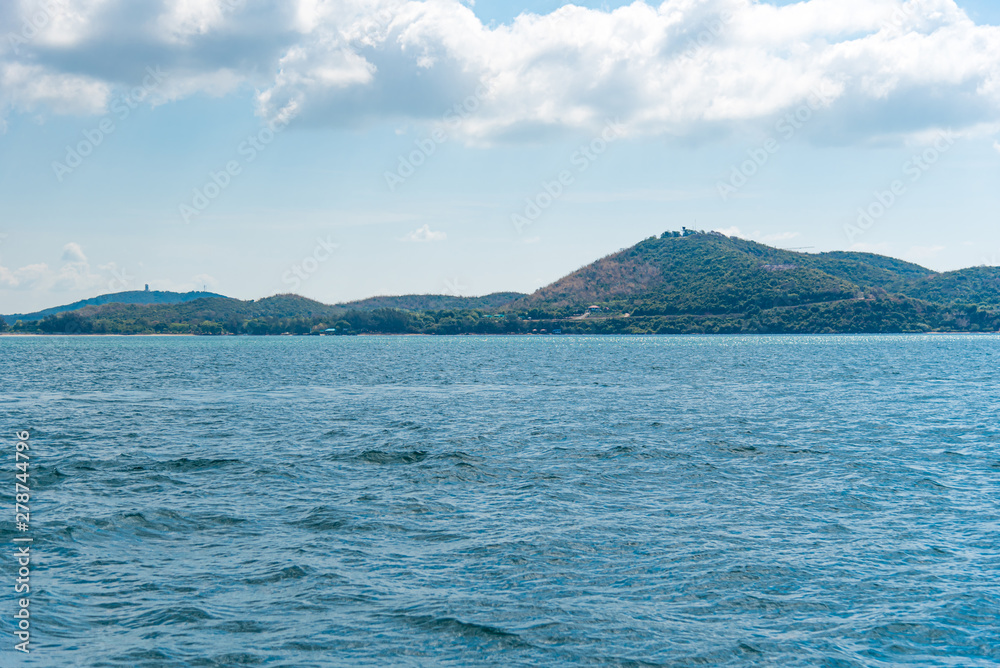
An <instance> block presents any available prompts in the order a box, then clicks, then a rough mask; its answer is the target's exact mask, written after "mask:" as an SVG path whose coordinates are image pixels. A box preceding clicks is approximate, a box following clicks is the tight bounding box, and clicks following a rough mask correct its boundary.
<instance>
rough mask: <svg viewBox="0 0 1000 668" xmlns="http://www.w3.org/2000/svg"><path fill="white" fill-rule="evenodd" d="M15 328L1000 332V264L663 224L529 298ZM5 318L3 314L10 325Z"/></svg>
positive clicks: (290, 304) (128, 308) (221, 301)
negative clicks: (946, 263)
mask: <svg viewBox="0 0 1000 668" xmlns="http://www.w3.org/2000/svg"><path fill="white" fill-rule="evenodd" d="M6 319H7V321H10V320H12V319H13V320H16V319H20V320H21V322H20V323H19V324H17V325H15V326H14V327H13V331H15V332H19V331H20V332H43V333H63V334H73V333H94V334H99V333H125V334H138V333H177V334H356V333H400V334H402V333H423V334H504V333H535V332H537V333H549V332H554V331H557V332H562V333H565V334H570V333H578V334H623V333H624V334H677V333H850V332H857V333H888V332H929V331H950V332H987V331H992V332H995V331H998V330H1000V269H998V268H995V267H975V268H971V269H963V270H961V271H952V272H945V273H938V272H935V271H932V270H930V269H927V268H925V267H921V266H919V265H916V264H912V263H909V262H904V261H903V260H897V259H894V258H890V257H885V256H881V255H874V254H870V253H851V252H834V253H815V254H813V253H797V252H794V251H787V250H781V249H778V248H771V247H770V246H765V245H763V244H759V243H756V242H753V241H747V240H745V239H737V238H733V237H727V236H725V235H722V234H719V233H715V232H712V233H707V234H706V233H704V232H694V231H692V230H683V231H681V232H665V233H664V234H663V235H661V236H660V237H650V238H649V239H646V240H644V241H641V242H639V243H638V244H636V245H635V246H633V247H631V248H627V249H624V250H622V251H619V252H617V253H613V254H611V255H608V256H607V257H604V258H601V259H599V260H597V261H596V262H593V263H591V264H589V265H587V266H585V267H582V268H581V269H578V270H577V271H574V272H573V273H571V274H569V275H568V276H565V277H563V278H561V279H559V280H558V281H556V282H555V283H552V284H551V285H548V286H545V287H543V288H541V289H539V290H537V291H535V292H534V293H532V294H530V295H523V294H520V293H516V292H501V293H495V294H491V295H485V296H483V297H455V296H448V295H403V296H399V297H372V298H370V299H364V300H359V301H354V302H349V303H346V304H338V305H328V304H323V303H321V302H317V301H314V300H312V299H307V298H305V297H300V296H298V295H276V296H273V297H267V298H265V299H259V300H256V301H242V300H239V299H231V298H229V297H223V296H221V295H215V294H212V293H186V294H183V295H180V294H177V293H164V292H127V293H118V294H117V295H103V296H101V297H97V298H95V299H91V300H85V301H83V302H77V303H76V304H69V305H67V306H63V307H57V308H55V309H48V310H46V311H40V312H38V313H35V314H28V315H27V316H24V315H20V316H6ZM5 327H7V323H6V322H3V321H0V330H3V329H4V328H5Z"/></svg>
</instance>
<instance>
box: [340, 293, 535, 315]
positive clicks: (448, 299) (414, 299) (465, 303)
mask: <svg viewBox="0 0 1000 668" xmlns="http://www.w3.org/2000/svg"><path fill="white" fill-rule="evenodd" d="M526 296H527V295H525V294H523V293H521V292H494V293H493V294H489V295H484V296H482V297H456V296H452V295H401V296H398V297H369V298H368V299H359V300H357V301H353V302H346V303H343V304H338V306H340V307H341V308H344V309H347V310H351V309H357V310H359V311H373V310H375V309H380V308H397V309H402V310H404V311H443V310H445V309H487V310H493V309H498V308H500V307H501V306H506V305H507V304H510V303H511V302H514V301H516V300H518V299H520V298H522V297H526Z"/></svg>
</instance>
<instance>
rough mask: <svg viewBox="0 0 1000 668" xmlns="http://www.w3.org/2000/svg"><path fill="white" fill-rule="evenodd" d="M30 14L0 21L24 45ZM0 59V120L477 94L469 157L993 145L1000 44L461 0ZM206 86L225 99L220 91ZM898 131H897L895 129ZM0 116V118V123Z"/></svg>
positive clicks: (203, 7) (914, 11)
mask: <svg viewBox="0 0 1000 668" xmlns="http://www.w3.org/2000/svg"><path fill="white" fill-rule="evenodd" d="M40 6H41V3H38V2H32V1H29V0H22V2H21V3H20V4H19V5H12V7H13V8H8V9H6V10H0V34H3V33H6V32H8V31H10V32H11V33H12V34H15V35H21V34H22V33H23V32H24V27H23V26H24V21H25V20H27V17H30V16H31V15H32V12H33V11H37V8H38V7H40ZM47 6H49V7H51V8H52V9H51V16H50V19H49V20H48V21H46V25H45V26H42V27H40V28H39V29H38V30H37V31H36V34H34V36H33V37H32V38H31V39H24V38H20V39H19V40H18V41H15V42H12V43H9V44H8V43H5V44H3V45H0V79H2V81H0V84H2V85H0V91H4V93H2V94H0V105H2V106H3V107H4V108H6V109H23V110H33V109H36V108H47V109H50V110H51V111H53V112H55V113H95V111H94V110H98V109H101V108H103V106H104V105H106V104H107V101H108V96H109V91H110V90H111V89H112V88H115V87H118V86H129V85H135V79H136V78H137V77H138V78H141V77H140V74H141V72H142V70H143V68H144V67H145V66H147V65H150V66H162V67H163V68H164V70H166V71H168V72H170V77H171V79H170V81H171V83H170V86H171V89H170V90H171V92H170V93H169V96H170V98H171V99H179V98H180V97H184V96H187V95H192V94H195V93H197V92H200V91H204V92H211V93H216V94H217V93H219V92H220V91H231V90H234V89H236V88H239V87H240V86H243V87H244V88H245V89H247V90H250V89H251V88H252V89H254V90H256V91H257V93H256V104H257V111H258V113H259V114H261V115H262V116H264V117H266V118H269V119H271V118H274V117H275V116H278V115H280V114H288V112H289V109H294V110H295V113H296V116H297V119H298V122H300V123H306V124H313V125H325V124H332V125H344V124H352V123H359V122H364V121H366V120H371V119H379V118H406V119H416V120H419V119H425V120H432V119H440V118H441V116H442V114H443V113H444V112H445V111H446V110H448V109H450V108H452V107H453V106H454V105H455V104H456V103H457V102H461V101H462V100H464V99H466V98H467V97H468V96H469V95H471V94H473V93H474V92H476V91H483V94H482V95H481V96H480V97H481V100H482V104H481V105H478V108H477V110H476V112H475V113H474V114H472V115H471V116H470V117H469V118H467V119H465V121H464V122H463V123H462V124H461V127H460V129H459V130H458V134H461V135H464V137H465V139H466V140H468V141H496V140H503V139H518V138H531V137H536V136H539V135H544V134H545V133H551V132H559V131H565V130H575V131H593V130H596V129H599V128H600V127H602V126H603V124H604V123H605V122H606V120H607V119H608V118H620V119H621V121H622V123H624V124H625V126H626V127H627V131H628V132H629V133H630V134H632V135H633V136H638V135H660V136H667V137H683V138H686V139H690V138H695V139H697V138H701V137H711V136H715V135H718V134H719V133H724V132H731V131H734V130H738V129H740V128H743V127H745V126H747V125H753V124H757V123H760V124H770V123H772V122H773V119H774V118H775V117H777V116H779V115H781V114H782V113H784V112H787V111H788V110H789V109H793V108H795V107H796V106H798V105H801V104H802V103H803V102H804V101H805V100H807V99H808V98H809V97H810V95H814V94H815V92H816V91H823V93H824V96H825V99H826V100H827V105H828V107H827V109H825V113H824V114H823V119H822V120H817V121H815V122H813V123H811V124H810V132H812V133H815V134H817V135H822V136H823V137H825V138H827V139H828V140H833V141H844V142H850V141H868V140H871V139H885V138H887V137H889V138H891V137H900V138H905V137H908V136H912V135H914V134H916V133H921V132H926V131H927V130H929V129H935V128H943V127H950V128H952V129H954V130H956V131H961V130H964V129H970V128H975V129H976V131H977V132H985V131H988V130H991V129H993V130H994V131H995V129H996V128H997V122H996V119H997V118H998V111H1000V28H998V27H993V26H985V25H976V24H975V23H974V22H973V21H972V20H971V19H970V18H969V17H968V16H967V15H966V13H965V12H964V11H963V10H961V9H960V8H959V7H958V6H957V5H956V3H955V0H807V1H804V2H798V3H795V4H791V5H786V6H782V7H778V6H774V5H771V4H767V3H762V2H755V1H753V0H666V1H665V2H663V3H662V4H659V5H653V4H647V3H646V2H642V1H637V2H633V3H632V4H630V5H627V6H623V7H619V8H617V9H614V10H610V11H609V10H599V9H588V8H583V7H577V6H574V5H565V6H563V7H561V8H559V9H557V10H555V11H553V12H551V13H548V14H544V15H538V14H530V13H526V14H522V15H520V16H518V17H517V18H516V19H514V20H513V21H511V22H509V23H507V24H501V25H496V26H493V25H489V26H488V25H484V24H483V22H482V21H480V20H479V19H478V18H477V17H476V15H475V14H474V12H473V11H472V10H471V9H470V8H469V7H468V6H466V5H464V4H462V3H461V2H459V1H458V0H426V1H416V0H338V1H337V2H331V1H328V0H289V1H288V2H278V1H277V0H272V1H270V2H268V1H265V0H261V1H260V2H251V1H250V0H159V1H158V2H150V3H139V4H138V5H137V4H136V3H133V2H127V0H59V2H58V3H51V4H48V5H47ZM220 82H221V83H222V84H223V85H222V86H220ZM903 112H905V113H903ZM0 113H2V112H0Z"/></svg>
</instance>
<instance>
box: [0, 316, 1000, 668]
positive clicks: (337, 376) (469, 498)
mask: <svg viewBox="0 0 1000 668" xmlns="http://www.w3.org/2000/svg"><path fill="white" fill-rule="evenodd" d="M998 363H1000V338H998V337H996V336H815V337H814V336H746V337H743V336H731V337H730V336H714V337H701V336H693V337H571V336H565V337H559V336H549V337H375V336H373V337H271V338H253V337H49V338H45V337H37V338H31V337H10V336H8V337H0V428H2V429H3V433H2V435H0V462H3V464H2V465H0V493H2V495H3V501H4V506H3V507H4V508H7V510H5V511H4V512H3V513H2V514H0V552H2V553H3V554H4V555H5V556H4V558H3V559H2V560H0V610H2V617H0V665H3V666H8V665H10V666H13V665H37V666H46V667H48V666H52V667H61V666H128V667H142V666H157V667H159V666H243V665H251V666H254V665H259V666H859V667H860V666H997V665H1000V584H998V583H1000V524H998V518H1000V512H998V504H1000V501H998V500H1000V495H998V493H1000V452H998V446H1000V426H998V417H1000V416H998V409H1000V400H998V394H997V393H998V388H1000V369H998ZM21 430H28V431H29V433H30V439H29V443H30V468H29V471H30V489H31V491H30V513H31V522H30V528H29V529H28V530H27V531H18V530H17V527H16V525H15V517H14V491H15V490H14V487H15V477H14V476H15V474H16V473H17V471H16V470H15V454H14V451H15V444H16V442H17V441H16V438H15V432H17V431H21ZM24 537H30V538H31V539H32V543H31V554H32V561H31V566H30V568H31V580H30V583H31V592H30V601H31V602H30V612H31V617H30V628H31V653H30V654H28V655H24V654H23V653H21V652H17V651H15V650H14V645H15V643H16V642H17V639H16V637H15V636H14V631H15V626H16V624H17V620H16V619H15V618H14V616H13V615H14V613H15V611H16V610H17V609H18V607H17V606H18V599H19V598H20V597H22V595H21V594H15V593H14V583H15V578H16V577H17V569H18V566H17V563H16V559H15V558H14V557H13V555H14V553H15V549H14V545H20V544H23V543H14V542H13V541H14V539H15V538H24Z"/></svg>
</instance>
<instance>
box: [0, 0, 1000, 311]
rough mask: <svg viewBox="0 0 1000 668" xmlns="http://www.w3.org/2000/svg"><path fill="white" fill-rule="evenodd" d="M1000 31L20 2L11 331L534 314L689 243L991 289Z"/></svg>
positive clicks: (8, 30) (723, 0)
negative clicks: (414, 296) (448, 297)
mask: <svg viewBox="0 0 1000 668" xmlns="http://www.w3.org/2000/svg"><path fill="white" fill-rule="evenodd" d="M998 25H1000V3H996V2H995V1H994V0H989V1H987V0H959V1H957V2H956V1H954V0H908V1H905V2H904V1H902V0H808V1H805V2H798V3H790V2H763V1H753V0H667V2H664V3H662V4H647V3H644V2H634V3H631V4H623V3H608V2H589V3H583V4H575V5H573V4H563V3H560V2H558V1H556V0H522V1H521V2H498V1H493V2H486V1H484V0H478V1H477V2H475V3H472V2H471V1H467V2H464V3H463V2H459V1H457V0H427V1H414V0H341V1H338V2H327V1H325V0H284V1H279V0H149V1H148V2H142V3H136V2H132V1H125V0H42V1H35V0H30V1H29V0H9V1H7V2H4V3H2V4H0V36H2V39H0V313H18V312H29V311H34V310H38V309H41V308H46V307H50V306H55V305H58V304H64V303H69V302H72V301H75V300H77V299H82V298H86V297H92V296H95V295H98V294H103V293H108V292H118V291H122V290H131V289H143V287H144V286H145V285H146V284H148V285H149V286H150V289H152V290H178V291H188V290H195V289H197V290H201V289H208V290H212V291H216V292H220V293H222V294H225V295H229V296H232V297H238V298H241V299H256V298H261V297H266V296H269V295H273V294H278V293H285V292H295V293H298V294H302V295H305V296H307V297H311V298H314V299H318V300H320V301H323V302H326V303H336V302H342V301H347V300H351V299H359V298H364V297H368V296H373V295H390V294H411V293H438V294H456V295H478V294H486V293H490V292H495V291H506V290H516V291H521V292H531V291H533V290H535V289H537V288H539V287H542V286H544V285H546V284H548V283H550V282H552V281H554V280H556V279H558V278H559V277H561V276H563V275H565V274H566V273H569V272H570V271H573V270H574V269H577V268H579V267H581V266H583V265H585V264H588V263H589V262H592V261H593V260H596V259H597V258H599V257H602V256H605V255H607V254H609V253H612V252H615V251H617V250H619V249H621V248H625V247H628V246H631V245H633V244H635V243H637V242H638V241H640V240H642V239H644V238H646V237H649V236H651V235H654V234H656V235H658V234H660V233H661V232H663V231H665V230H674V229H680V228H681V227H682V226H683V227H689V228H695V229H705V230H713V229H714V230H720V231H723V232H725V233H726V234H730V235H736V236H741V237H745V238H752V239H755V240H758V241H761V242H763V243H767V244H770V245H773V246H777V247H781V248H792V249H800V250H803V251H804V252H823V251H832V250H859V251H866V252H876V253H883V254H887V255H892V256H895V257H901V258H904V259H907V260H910V261H912V262H917V263H919V264H922V265H923V266H926V267H928V268H931V269H934V270H936V271H948V270H954V269H959V268H963V267H968V266H976V265H983V264H988V265H997V264H1000V225H997V222H998V220H997V212H998V211H1000V207H998V204H1000V188H998V187H997V184H998V183H1000V28H998V27H997V26H998Z"/></svg>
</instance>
